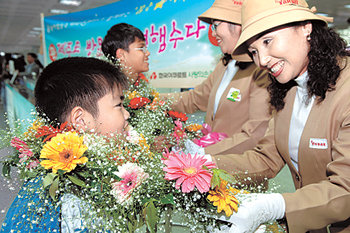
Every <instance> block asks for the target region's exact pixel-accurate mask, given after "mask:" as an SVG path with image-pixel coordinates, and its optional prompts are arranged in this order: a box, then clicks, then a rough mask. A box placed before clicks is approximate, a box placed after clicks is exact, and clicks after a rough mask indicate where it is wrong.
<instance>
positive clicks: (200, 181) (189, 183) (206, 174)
mask: <svg viewBox="0 0 350 233" xmlns="http://www.w3.org/2000/svg"><path fill="white" fill-rule="evenodd" d="M164 157H165V158H166V159H164V160H163V163H164V164H165V165H166V167H164V168H163V171H165V172H167V173H166V174H165V179H166V180H176V183H175V188H176V189H179V188H180V186H181V184H182V192H183V193H189V192H191V191H193V189H194V187H196V188H197V189H198V191H199V192H201V193H205V192H208V191H209V188H210V181H211V177H212V173H211V172H210V171H209V170H207V169H205V168H204V166H206V167H207V168H208V169H211V168H215V164H214V163H213V162H209V161H208V160H207V159H205V158H204V156H203V155H197V154H195V155H191V154H185V153H183V152H176V153H174V152H171V153H167V155H165V156H164Z"/></svg>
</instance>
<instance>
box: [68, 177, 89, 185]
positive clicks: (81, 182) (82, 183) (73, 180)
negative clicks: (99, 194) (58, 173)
mask: <svg viewBox="0 0 350 233" xmlns="http://www.w3.org/2000/svg"><path fill="white" fill-rule="evenodd" d="M67 176H68V178H69V179H70V181H72V182H73V183H74V184H76V185H78V186H80V187H86V185H85V182H84V181H82V180H81V179H79V178H78V177H76V176H69V175H67Z"/></svg>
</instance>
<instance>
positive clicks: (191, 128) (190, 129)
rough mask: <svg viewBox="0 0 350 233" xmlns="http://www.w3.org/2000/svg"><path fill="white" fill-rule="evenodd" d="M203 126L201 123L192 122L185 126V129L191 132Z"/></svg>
mask: <svg viewBox="0 0 350 233" xmlns="http://www.w3.org/2000/svg"><path fill="white" fill-rule="evenodd" d="M202 128H203V127H202V125H200V124H190V125H188V126H186V127H185V129H186V130H187V131H189V132H197V131H198V130H201V129H202Z"/></svg>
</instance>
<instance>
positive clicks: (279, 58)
mask: <svg viewBox="0 0 350 233" xmlns="http://www.w3.org/2000/svg"><path fill="white" fill-rule="evenodd" d="M315 12H316V9H315V8H311V9H309V7H308V5H307V3H306V2H305V0H290V1H287V0H283V1H279V0H264V1H261V0H245V2H244V3H243V6H242V34H241V37H240V39H239V41H238V43H237V47H236V49H235V52H234V54H243V53H247V52H248V51H249V53H250V54H251V56H252V58H253V60H254V62H255V63H256V64H257V65H259V66H260V67H261V68H263V69H266V70H268V71H269V73H270V75H271V77H272V78H273V81H272V83H271V85H270V86H269V92H270V96H271V104H272V106H273V107H274V109H275V110H276V115H274V119H273V120H271V122H270V127H269V128H268V130H267V133H266V135H265V136H264V138H263V139H262V140H260V142H259V143H258V145H257V147H255V148H254V149H253V150H249V151H246V152H245V153H244V154H243V155H242V154H240V155H239V154H237V155H233V154H230V155H217V156H213V159H214V160H215V162H216V164H217V165H218V167H219V168H223V169H226V170H229V171H231V172H232V173H236V172H237V171H248V174H254V175H256V174H261V175H263V176H265V177H267V178H271V177H273V176H275V175H276V174H277V173H278V172H279V171H280V169H281V168H282V167H283V166H284V165H285V164H287V165H288V167H289V169H290V170H291V173H292V177H293V180H294V184H295V188H296V191H295V192H294V193H283V194H276V193H273V194H242V195H241V198H242V199H243V201H242V203H241V205H240V206H239V208H238V212H237V213H234V214H233V215H232V216H231V217H230V219H229V221H230V222H231V223H233V224H232V227H231V229H230V232H232V233H235V232H253V231H254V229H256V227H258V225H259V224H260V223H263V222H266V221H271V220H275V219H283V218H285V219H286V222H287V226H288V229H289V232H292V233H304V232H327V228H328V229H329V232H350V127H349V126H350V92H349V90H350V57H349V56H350V54H349V52H347V51H346V43H345V42H344V40H342V39H341V38H340V36H339V35H338V34H337V33H335V32H334V30H332V29H330V28H328V27H327V21H328V20H330V19H329V18H325V17H322V16H319V15H316V14H315Z"/></svg>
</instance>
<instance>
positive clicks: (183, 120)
mask: <svg viewBox="0 0 350 233" xmlns="http://www.w3.org/2000/svg"><path fill="white" fill-rule="evenodd" d="M124 95H125V99H124V107H125V108H126V110H127V111H128V112H129V113H130V119H129V120H128V121H129V123H130V125H131V126H132V127H133V128H134V129H135V131H137V132H138V133H139V134H143V136H144V137H145V139H146V141H147V143H148V144H149V145H152V144H153V143H154V142H155V140H156V138H157V137H159V136H164V139H163V140H165V141H166V144H168V147H171V146H179V147H182V146H183V144H182V141H183V140H179V138H180V139H190V140H192V139H194V138H199V137H201V136H202V133H201V132H200V131H199V128H200V126H198V125H197V126H196V127H197V128H196V130H191V129H194V128H195V127H194V126H191V125H192V124H190V123H188V122H187V120H188V117H187V116H186V114H185V113H180V112H176V111H173V110H171V104H172V102H171V100H162V99H160V97H159V93H158V92H157V91H156V90H155V89H153V88H151V86H150V85H149V83H148V79H147V78H146V77H145V76H144V75H143V74H142V73H141V74H140V75H139V77H138V79H137V80H136V81H135V83H131V84H130V86H129V89H128V90H127V91H126V92H125V94H124Z"/></svg>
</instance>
